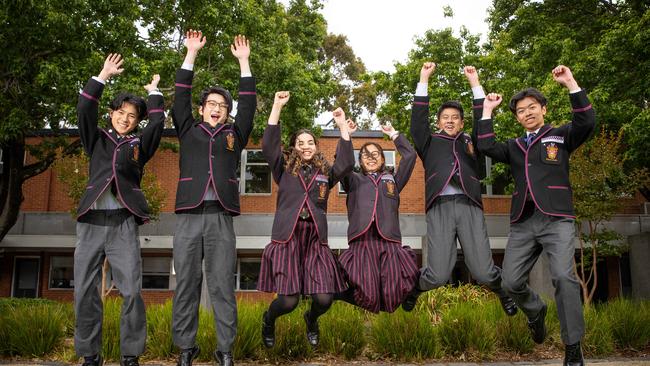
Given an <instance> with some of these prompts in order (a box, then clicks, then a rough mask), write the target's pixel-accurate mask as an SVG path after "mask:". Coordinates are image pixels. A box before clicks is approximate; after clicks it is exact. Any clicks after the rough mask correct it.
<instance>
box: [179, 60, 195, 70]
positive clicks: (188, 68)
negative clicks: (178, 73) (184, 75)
mask: <svg viewBox="0 0 650 366" xmlns="http://www.w3.org/2000/svg"><path fill="white" fill-rule="evenodd" d="M177 65H178V64H177ZM181 69H183V70H188V71H192V70H194V64H186V63H185V62H183V64H182V65H181Z"/></svg>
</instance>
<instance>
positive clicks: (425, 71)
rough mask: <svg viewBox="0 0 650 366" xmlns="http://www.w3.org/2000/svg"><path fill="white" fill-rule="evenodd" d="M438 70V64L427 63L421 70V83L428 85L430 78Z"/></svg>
mask: <svg viewBox="0 0 650 366" xmlns="http://www.w3.org/2000/svg"><path fill="white" fill-rule="evenodd" d="M435 70H436V64H435V63H433V62H425V63H424V64H423V65H422V68H421V69H420V82H421V83H428V82H429V77H431V74H433V72H434V71H435Z"/></svg>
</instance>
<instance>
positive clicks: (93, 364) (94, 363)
mask: <svg viewBox="0 0 650 366" xmlns="http://www.w3.org/2000/svg"><path fill="white" fill-rule="evenodd" d="M103 364H104V359H103V358H102V356H101V355H94V356H88V357H84V363H83V364H81V366H102V365H103Z"/></svg>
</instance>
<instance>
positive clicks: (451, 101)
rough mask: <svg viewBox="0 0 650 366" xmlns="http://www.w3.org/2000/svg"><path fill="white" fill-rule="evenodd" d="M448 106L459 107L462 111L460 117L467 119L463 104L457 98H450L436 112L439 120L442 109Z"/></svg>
mask: <svg viewBox="0 0 650 366" xmlns="http://www.w3.org/2000/svg"><path fill="white" fill-rule="evenodd" d="M447 108H454V109H457V110H458V111H459V112H460V119H462V120H465V112H463V106H462V105H461V104H460V102H458V101H456V100H450V101H447V102H444V103H442V105H441V106H440V108H438V113H436V118H437V119H438V121H439V120H440V113H442V111H443V110H445V109H447Z"/></svg>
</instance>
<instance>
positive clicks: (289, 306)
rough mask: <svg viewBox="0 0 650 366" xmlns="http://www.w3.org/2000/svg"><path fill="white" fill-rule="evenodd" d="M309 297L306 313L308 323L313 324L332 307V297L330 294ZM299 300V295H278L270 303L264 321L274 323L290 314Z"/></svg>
mask: <svg viewBox="0 0 650 366" xmlns="http://www.w3.org/2000/svg"><path fill="white" fill-rule="evenodd" d="M310 296H311V309H310V310H309V312H308V317H309V321H310V322H315V321H316V320H317V319H318V317H319V316H321V315H323V314H325V312H327V310H329V308H330V306H332V301H333V300H334V296H333V295H332V294H313V295H310ZM299 300H300V295H278V297H277V298H276V299H275V300H273V302H271V305H270V306H269V310H268V312H267V315H266V316H267V318H266V320H267V321H268V322H270V323H275V319H277V318H278V317H280V316H282V315H284V314H288V313H290V312H292V311H293V310H294V309H295V308H296V306H298V302H299Z"/></svg>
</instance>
